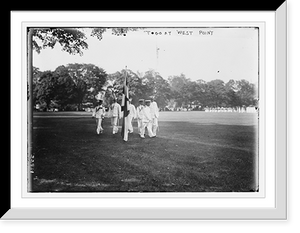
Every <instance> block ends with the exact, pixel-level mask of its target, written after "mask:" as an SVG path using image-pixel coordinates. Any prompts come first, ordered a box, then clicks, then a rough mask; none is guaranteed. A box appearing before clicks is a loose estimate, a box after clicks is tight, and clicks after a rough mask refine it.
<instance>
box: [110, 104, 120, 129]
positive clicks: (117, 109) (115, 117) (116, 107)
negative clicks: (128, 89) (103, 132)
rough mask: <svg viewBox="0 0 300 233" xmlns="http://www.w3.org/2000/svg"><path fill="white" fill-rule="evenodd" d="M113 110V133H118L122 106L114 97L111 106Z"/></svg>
mask: <svg viewBox="0 0 300 233" xmlns="http://www.w3.org/2000/svg"><path fill="white" fill-rule="evenodd" d="M110 110H111V116H112V117H111V125H112V128H113V134H116V133H118V130H119V128H118V120H119V119H121V106H120V104H118V103H117V99H113V103H112V105H111V106H110Z"/></svg>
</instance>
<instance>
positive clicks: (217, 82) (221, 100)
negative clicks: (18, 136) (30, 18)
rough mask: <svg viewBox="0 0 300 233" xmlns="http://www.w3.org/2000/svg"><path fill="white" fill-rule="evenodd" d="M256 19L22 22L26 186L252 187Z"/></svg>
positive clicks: (129, 189)
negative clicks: (247, 23) (151, 23)
mask: <svg viewBox="0 0 300 233" xmlns="http://www.w3.org/2000/svg"><path fill="white" fill-rule="evenodd" d="M259 30H260V29H259V28H258V27H234V26H231V27H214V26H207V27H100V26H99V27H94V26H91V27H28V28H27V44H28V61H27V63H28V80H27V81H28V93H27V94H28V112H29V113H28V114H29V116H30V117H29V118H28V135H29V136H28V159H27V161H28V166H27V169H28V171H27V174H28V175H27V176H28V177H27V178H28V182H27V191H28V192H30V193H49V192H50V193H66V192H68V193H70V192H85V193H86V192H92V193H95V192H96V193H109V192H114V193H115V192H118V193H126V194H127V193H203V192H207V193H211V192H212V193H232V192H236V193H237V192H238V193H255V192H259V191H260V189H259V181H260V175H259V156H260V155H259V125H260V124H259V107H260V102H259V93H260V92H259V88H260V82H261V80H260V65H259V64H260V62H259V61H260V47H259V45H260V43H259V39H260V31H259Z"/></svg>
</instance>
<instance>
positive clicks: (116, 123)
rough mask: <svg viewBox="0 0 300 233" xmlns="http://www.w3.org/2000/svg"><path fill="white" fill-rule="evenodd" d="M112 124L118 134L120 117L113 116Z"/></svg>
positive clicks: (114, 132) (114, 131)
mask: <svg viewBox="0 0 300 233" xmlns="http://www.w3.org/2000/svg"><path fill="white" fill-rule="evenodd" d="M111 125H112V128H113V134H116V133H118V130H119V128H118V117H112V118H111Z"/></svg>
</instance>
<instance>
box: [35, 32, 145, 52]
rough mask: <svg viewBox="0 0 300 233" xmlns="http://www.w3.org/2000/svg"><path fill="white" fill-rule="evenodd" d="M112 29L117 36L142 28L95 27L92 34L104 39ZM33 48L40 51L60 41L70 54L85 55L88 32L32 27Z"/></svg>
mask: <svg viewBox="0 0 300 233" xmlns="http://www.w3.org/2000/svg"><path fill="white" fill-rule="evenodd" d="M108 29H111V31H112V34H113V35H116V36H120V35H122V36H126V34H127V33H128V32H129V31H137V30H139V29H140V28H130V27H121V28H120V27H119V28H117V27H113V28H106V27H101V28H93V29H92V30H91V34H90V35H91V36H94V37H96V38H98V39H99V40H102V38H103V34H104V33H105V32H106V31H107V30H108ZM30 30H31V32H32V34H31V35H32V48H33V49H34V50H35V51H37V52H38V53H40V52H41V50H42V49H45V48H54V46H55V45H56V44H57V43H59V44H60V45H61V48H62V50H63V51H66V52H68V53H70V54H79V55H83V50H85V49H88V44H87V43H86V39H87V36H86V33H85V32H84V30H82V29H80V28H31V29H30Z"/></svg>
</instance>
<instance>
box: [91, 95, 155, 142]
mask: <svg viewBox="0 0 300 233" xmlns="http://www.w3.org/2000/svg"><path fill="white" fill-rule="evenodd" d="M128 111H129V114H128V116H127V118H126V119H127V121H126V124H127V127H126V130H128V132H127V133H129V134H131V133H133V131H134V130H133V126H132V122H133V120H134V119H136V120H137V124H138V134H139V135H140V137H141V138H145V134H146V131H147V135H148V136H149V137H150V138H155V137H156V134H157V131H158V118H159V108H158V106H157V103H156V102H155V101H154V98H150V99H149V100H144V99H140V100H139V103H138V106H137V107H135V106H134V105H133V104H132V99H129V106H128ZM92 117H94V118H95V119H96V133H97V134H101V133H103V127H102V121H103V119H104V118H110V119H111V127H112V134H117V133H118V131H119V122H120V119H122V117H124V116H123V112H122V111H121V105H120V104H119V103H118V102H117V99H113V102H112V104H111V105H110V106H109V107H108V109H106V108H105V107H104V106H103V101H102V100H99V101H98V103H97V106H95V108H94V109H93V110H92Z"/></svg>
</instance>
